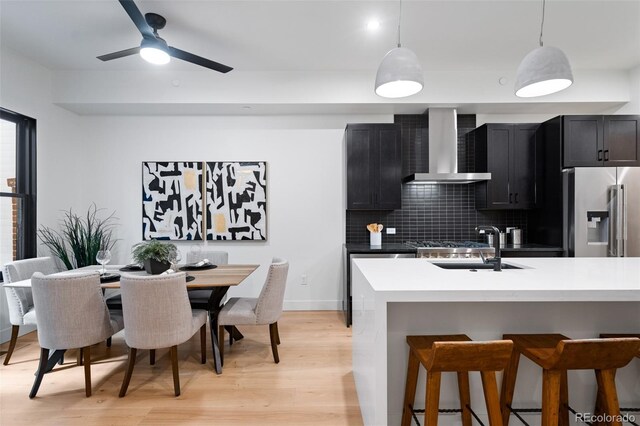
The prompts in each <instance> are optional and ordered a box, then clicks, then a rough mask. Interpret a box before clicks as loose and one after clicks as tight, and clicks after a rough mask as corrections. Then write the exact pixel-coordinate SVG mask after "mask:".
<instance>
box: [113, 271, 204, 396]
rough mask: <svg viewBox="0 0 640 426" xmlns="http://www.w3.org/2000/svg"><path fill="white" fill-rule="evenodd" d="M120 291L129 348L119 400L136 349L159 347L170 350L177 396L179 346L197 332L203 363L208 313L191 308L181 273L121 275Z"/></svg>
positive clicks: (178, 391) (183, 275) (134, 360)
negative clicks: (198, 333) (198, 332)
mask: <svg viewBox="0 0 640 426" xmlns="http://www.w3.org/2000/svg"><path fill="white" fill-rule="evenodd" d="M120 289H121V291H122V310H123V314H124V324H125V327H126V328H125V332H124V339H125V341H126V342H127V345H128V346H129V360H128V363H127V371H126V374H125V376H124V380H123V382H122V387H121V388H120V397H124V396H125V395H126V394H127V389H128V387H129V382H130V381H131V375H132V374H133V367H134V365H135V362H136V353H137V350H138V349H148V350H155V349H158V348H171V349H170V353H171V366H172V370H173V387H174V393H175V395H176V396H178V395H180V377H179V375H178V345H179V344H182V343H184V342H186V341H187V340H189V339H190V338H191V337H192V336H193V335H194V334H195V333H196V332H197V331H198V329H199V330H200V356H201V362H202V364H204V363H205V362H206V360H207V358H206V324H207V312H206V311H204V310H200V309H194V310H192V309H191V305H190V304H189V298H188V297H187V286H186V275H185V274H184V273H183V272H179V273H175V274H168V275H154V276H133V275H123V276H122V278H121V280H120Z"/></svg>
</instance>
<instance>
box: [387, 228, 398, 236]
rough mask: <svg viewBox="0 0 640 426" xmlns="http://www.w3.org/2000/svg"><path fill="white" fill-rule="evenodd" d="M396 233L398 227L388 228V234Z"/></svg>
mask: <svg viewBox="0 0 640 426" xmlns="http://www.w3.org/2000/svg"><path fill="white" fill-rule="evenodd" d="M395 233H396V228H387V234H388V235H395Z"/></svg>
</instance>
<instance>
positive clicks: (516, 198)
mask: <svg viewBox="0 0 640 426" xmlns="http://www.w3.org/2000/svg"><path fill="white" fill-rule="evenodd" d="M515 202H516V204H518V193H517V192H516V196H515Z"/></svg>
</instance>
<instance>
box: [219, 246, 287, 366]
mask: <svg viewBox="0 0 640 426" xmlns="http://www.w3.org/2000/svg"><path fill="white" fill-rule="evenodd" d="M288 271H289V262H287V261H286V260H284V259H278V258H274V259H273V261H272V263H271V265H270V266H269V273H268V274H267V279H266V281H265V283H264V286H263V287H262V291H261V292H260V295H259V296H258V298H250V297H232V298H231V299H229V301H228V302H227V303H226V304H225V305H224V306H223V307H222V310H221V311H220V314H219V315H218V326H219V329H218V338H219V346H220V355H221V358H223V359H224V328H225V326H230V325H261V324H264V325H267V324H268V325H269V334H270V336H271V351H272V353H273V360H274V361H275V362H276V364H277V363H279V362H280V357H279V356H278V345H279V344H280V335H279V333H278V319H280V315H282V304H283V302H284V290H285V287H286V285H287V273H288Z"/></svg>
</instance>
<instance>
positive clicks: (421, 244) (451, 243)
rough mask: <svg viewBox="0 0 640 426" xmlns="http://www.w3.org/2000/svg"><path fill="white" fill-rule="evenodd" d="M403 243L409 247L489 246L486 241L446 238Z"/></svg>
mask: <svg viewBox="0 0 640 426" xmlns="http://www.w3.org/2000/svg"><path fill="white" fill-rule="evenodd" d="M405 244H406V245H408V246H410V247H415V248H419V247H436V248H441V247H446V248H456V247H466V248H483V247H489V244H486V243H478V242H476V241H446V240H434V241H405Z"/></svg>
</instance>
